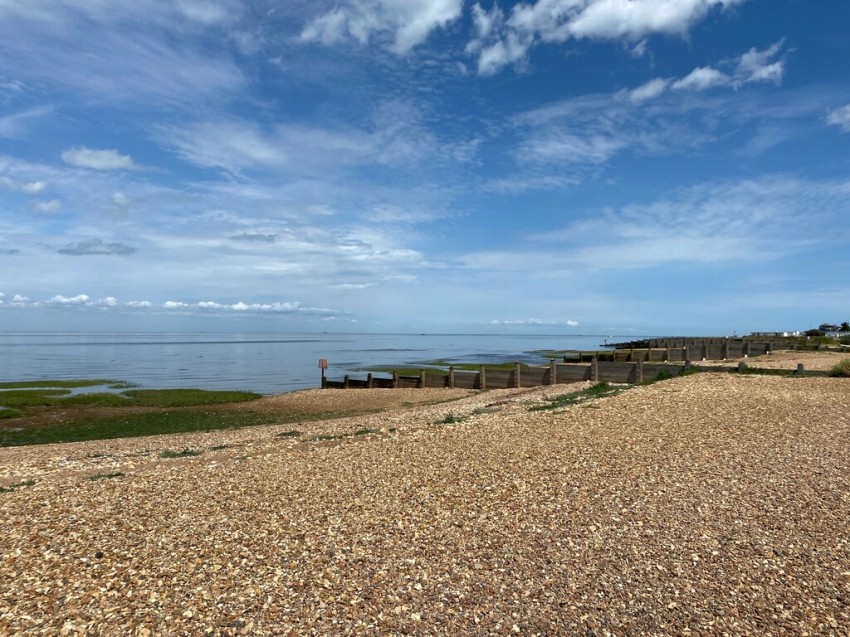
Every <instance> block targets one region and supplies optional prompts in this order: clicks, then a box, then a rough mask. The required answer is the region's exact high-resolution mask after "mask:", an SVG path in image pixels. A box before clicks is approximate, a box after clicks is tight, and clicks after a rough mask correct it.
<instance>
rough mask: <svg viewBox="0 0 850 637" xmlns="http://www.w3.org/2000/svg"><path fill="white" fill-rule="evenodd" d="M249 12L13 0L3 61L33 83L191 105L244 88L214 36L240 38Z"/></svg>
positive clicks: (189, 4)
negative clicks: (213, 41) (189, 102)
mask: <svg viewBox="0 0 850 637" xmlns="http://www.w3.org/2000/svg"><path fill="white" fill-rule="evenodd" d="M242 16H243V5H242V3H241V2H236V1H231V0H218V1H211V2H208V3H199V2H195V1H194V0H192V1H189V0H182V1H181V2H164V1H162V0H139V1H138V2H132V3H119V4H114V3H113V4H107V3H102V2H84V1H77V0H71V1H69V2H63V3H61V4H58V5H57V4H56V3H55V2H50V1H49V0H32V1H30V2H26V3H18V2H6V3H2V4H0V20H2V21H3V23H4V26H5V27H6V28H5V29H4V48H3V49H2V50H0V60H2V59H3V57H4V56H8V58H7V62H8V64H7V67H8V68H12V67H14V68H15V71H16V73H17V74H20V75H21V76H24V77H27V78H28V79H29V81H30V82H46V83H50V84H54V85H58V86H61V87H62V88H64V89H65V90H68V91H71V92H75V93H78V92H84V93H88V94H93V95H96V96H97V97H98V98H99V99H101V100H104V101H109V102H114V101H125V100H139V99H145V98H148V99H150V98H152V97H153V98H156V99H158V100H160V101H165V102H168V103H174V102H184V101H186V100H189V99H192V98H195V97H199V96H207V97H211V96H213V95H215V94H217V93H219V92H222V91H223V92H225V93H228V92H230V91H231V90H237V89H239V88H240V87H244V85H245V78H244V76H243V74H242V72H241V70H240V69H239V67H238V66H237V64H236V63H235V62H234V60H233V57H232V55H230V54H229V50H228V49H227V48H224V49H223V48H222V47H210V46H208V38H207V34H210V35H215V36H218V37H220V36H221V35H222V34H225V35H226V36H229V37H231V40H232V41H233V42H234V43H235V41H236V39H237V36H238V35H239V32H240V24H241V22H240V20H241V18H242ZM33 41H38V42H40V43H41V45H40V46H39V47H37V48H34V47H32V46H31V43H32V42H33ZM234 46H235V45H234ZM12 61H14V63H12Z"/></svg>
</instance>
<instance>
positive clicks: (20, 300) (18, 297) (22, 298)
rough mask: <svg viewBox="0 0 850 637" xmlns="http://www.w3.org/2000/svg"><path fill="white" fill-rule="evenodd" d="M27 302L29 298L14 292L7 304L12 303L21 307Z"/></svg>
mask: <svg viewBox="0 0 850 637" xmlns="http://www.w3.org/2000/svg"><path fill="white" fill-rule="evenodd" d="M29 302H30V300H29V298H27V297H26V296H21V295H20V294H16V295H15V296H13V297H12V300H11V301H10V302H9V305H12V306H14V307H23V306H25V305H28V304H29Z"/></svg>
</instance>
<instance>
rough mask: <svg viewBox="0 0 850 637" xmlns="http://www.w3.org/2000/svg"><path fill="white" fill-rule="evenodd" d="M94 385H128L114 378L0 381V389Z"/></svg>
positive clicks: (73, 387) (122, 386) (120, 387)
mask: <svg viewBox="0 0 850 637" xmlns="http://www.w3.org/2000/svg"><path fill="white" fill-rule="evenodd" d="M96 385H110V386H112V387H115V388H117V389H122V388H124V387H130V385H129V384H128V383H124V382H123V381H116V380H102V379H87V380H17V381H13V382H9V383H0V389H52V388H65V389H76V388H78V387H94V386H96Z"/></svg>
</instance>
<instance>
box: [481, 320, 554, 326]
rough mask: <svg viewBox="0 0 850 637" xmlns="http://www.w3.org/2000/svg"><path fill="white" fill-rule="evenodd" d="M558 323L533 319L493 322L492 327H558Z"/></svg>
mask: <svg viewBox="0 0 850 637" xmlns="http://www.w3.org/2000/svg"><path fill="white" fill-rule="evenodd" d="M558 324H559V323H558V322H557V321H544V320H541V319H536V318H531V319H518V320H513V321H500V320H493V321H490V325H524V326H528V327H550V326H553V325H558Z"/></svg>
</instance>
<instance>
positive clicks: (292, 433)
mask: <svg viewBox="0 0 850 637" xmlns="http://www.w3.org/2000/svg"><path fill="white" fill-rule="evenodd" d="M300 435H301V432H300V431H298V430H297V429H290V430H289V431H281V432H280V433H279V434H278V435H277V437H278V438H297V437H298V436H300Z"/></svg>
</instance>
